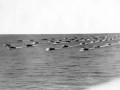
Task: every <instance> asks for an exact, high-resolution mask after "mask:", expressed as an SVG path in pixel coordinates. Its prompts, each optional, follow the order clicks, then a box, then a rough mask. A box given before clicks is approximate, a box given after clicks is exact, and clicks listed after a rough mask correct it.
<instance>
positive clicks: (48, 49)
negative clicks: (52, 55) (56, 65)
mask: <svg viewBox="0 0 120 90" xmlns="http://www.w3.org/2000/svg"><path fill="white" fill-rule="evenodd" d="M45 50H46V51H53V50H56V49H55V48H46V49H45Z"/></svg>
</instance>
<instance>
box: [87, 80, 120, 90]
mask: <svg viewBox="0 0 120 90" xmlns="http://www.w3.org/2000/svg"><path fill="white" fill-rule="evenodd" d="M86 90H120V78H116V79H114V80H111V81H110V82H107V83H104V84H100V85H96V86H91V87H89V88H88V89H86Z"/></svg>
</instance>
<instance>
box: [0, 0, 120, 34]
mask: <svg viewBox="0 0 120 90" xmlns="http://www.w3.org/2000/svg"><path fill="white" fill-rule="evenodd" d="M107 32H108V33H112V32H120V0H0V33H6V34H12V33H14V34H15V33H18V34H23V33H24V34H30V33H34V34H35V33H38V34H45V33H47V34H50V33H61V34H62V33H107Z"/></svg>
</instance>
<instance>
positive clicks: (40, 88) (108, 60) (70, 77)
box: [0, 34, 120, 90]
mask: <svg viewBox="0 0 120 90" xmlns="http://www.w3.org/2000/svg"><path fill="white" fill-rule="evenodd" d="M90 36H108V38H107V39H109V38H111V37H114V38H116V39H115V40H110V41H104V42H98V43H93V44H88V45H83V46H82V45H81V46H76V47H70V48H62V49H58V50H54V51H45V49H46V48H47V47H56V48H60V47H61V45H63V44H62V43H60V44H57V45H56V44H55V45H53V44H52V43H48V42H47V41H48V40H42V39H45V38H47V39H49V40H51V38H52V39H53V38H54V39H55V40H57V39H62V40H65V38H73V37H77V38H79V39H80V38H90ZM119 37H120V34H87V35H85V34H82V35H81V34H77V35H76V34H74V35H70V34H69V35H62V34H61V35H0V90H84V89H85V88H86V87H89V86H92V85H97V84H101V83H103V82H109V80H111V79H112V78H115V77H118V76H120V44H117V45H113V46H108V47H102V48H96V49H92V50H88V51H84V52H80V51H79V50H80V48H83V47H93V46H94V45H104V44H105V43H107V42H108V43H116V42H118V41H119ZM20 39H21V40H32V39H33V40H35V41H39V42H43V43H41V44H37V46H35V47H26V48H21V49H15V50H9V49H7V48H6V47H4V46H3V44H4V43H11V44H14V45H16V46H25V45H26V44H27V43H29V44H30V43H31V42H28V41H26V42H24V43H23V42H17V40H20ZM90 40H91V39H90ZM80 42H83V41H79V42H71V43H66V44H67V45H70V46H73V45H78V44H79V43H80ZM84 42H90V41H89V40H88V41H84Z"/></svg>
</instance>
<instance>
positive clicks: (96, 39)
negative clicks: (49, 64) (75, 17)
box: [3, 35, 120, 51]
mask: <svg viewBox="0 0 120 90" xmlns="http://www.w3.org/2000/svg"><path fill="white" fill-rule="evenodd" d="M108 37H109V36H107V35H105V36H91V37H90V38H80V39H78V37H73V38H63V39H58V40H55V38H51V40H49V39H47V38H43V39H41V40H42V41H45V42H39V41H36V40H33V39H31V40H17V42H32V43H31V44H26V45H25V46H21V47H17V46H14V45H12V44H7V43H5V44H3V46H5V47H7V48H8V49H10V50H12V49H19V48H26V47H34V46H37V45H39V44H49V43H52V44H53V45H54V44H61V43H62V44H64V45H61V48H54V47H49V48H46V49H45V51H54V50H59V49H62V48H70V47H76V46H80V45H87V44H92V43H93V44H94V43H97V42H104V41H110V40H118V39H119V38H117V37H115V36H114V37H111V38H108ZM79 41H82V42H80V43H79V44H77V45H73V46H69V45H66V43H72V42H79ZM84 41H90V42H89V43H86V42H84ZM119 43H120V41H119V42H118V43H113V44H112V43H105V45H93V47H92V48H88V47H84V48H80V50H79V51H88V50H90V49H95V48H100V47H106V46H111V45H116V44H119Z"/></svg>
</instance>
